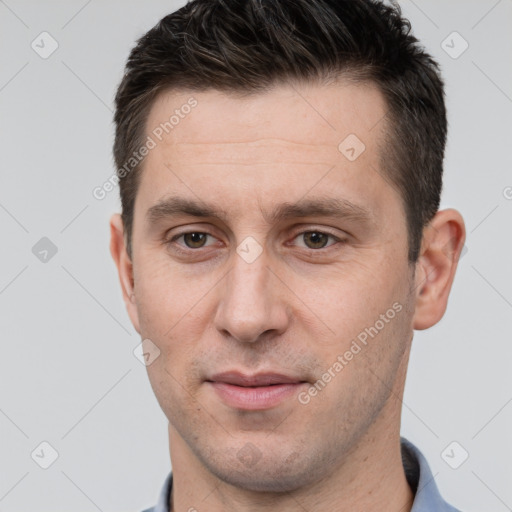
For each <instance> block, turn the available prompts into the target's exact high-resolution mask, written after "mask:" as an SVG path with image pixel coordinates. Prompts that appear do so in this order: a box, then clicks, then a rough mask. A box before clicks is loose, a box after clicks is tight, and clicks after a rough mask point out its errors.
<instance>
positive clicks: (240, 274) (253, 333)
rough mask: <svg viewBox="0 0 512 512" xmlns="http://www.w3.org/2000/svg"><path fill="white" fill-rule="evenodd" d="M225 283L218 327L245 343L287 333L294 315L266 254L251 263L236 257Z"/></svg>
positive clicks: (284, 290) (284, 289)
mask: <svg viewBox="0 0 512 512" xmlns="http://www.w3.org/2000/svg"><path fill="white" fill-rule="evenodd" d="M233 259H234V262H233V266H232V268H231V270H230V272H228V274H227V275H226V278H225V279H223V281H222V286H221V288H220V289H219V293H220V294H221V296H220V300H219V303H218V307H217V311H216V315H215V320H214V322H215V327H216V328H217V329H218V331H219V332H221V333H222V334H223V335H224V336H228V337H231V338H233V339H235V340H237V341H239V342H241V343H254V342H257V341H259V340H261V339H263V338H265V339H268V337H269V336H271V335H279V334H282V333H284V332H285V331H286V329H287V327H288V324H289V321H290V316H291V315H290V314H289V308H288V307H287V303H286V288H285V287H284V286H283V284H282V283H281V281H280V280H279V279H278V278H277V277H276V275H275V271H273V270H271V269H270V268H269V266H268V261H267V258H266V254H265V251H264V252H263V253H262V254H261V255H260V256H259V257H258V258H257V259H256V260H255V261H252V262H251V263H248V262H247V261H245V260H244V259H243V258H242V257H240V256H239V255H238V254H234V258H233Z"/></svg>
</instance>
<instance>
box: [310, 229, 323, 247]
mask: <svg viewBox="0 0 512 512" xmlns="http://www.w3.org/2000/svg"><path fill="white" fill-rule="evenodd" d="M306 239H308V240H309V242H310V243H311V245H312V246H313V247H314V248H318V247H324V246H325V243H326V236H325V235H324V234H323V233H317V232H316V231H311V232H309V233H306ZM306 245H308V244H306Z"/></svg>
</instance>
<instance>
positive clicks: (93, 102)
mask: <svg viewBox="0 0 512 512" xmlns="http://www.w3.org/2000/svg"><path fill="white" fill-rule="evenodd" d="M182 4H183V2H173V1H156V0H154V1H151V2H144V3H143V2H135V1H134V0H130V1H120V0H118V1H114V0H108V1H102V2H100V1H99V0H89V1H82V0H80V1H79V0H73V1H69V0H68V1H63V0H62V1H53V2H36V1H27V0H24V1H23V0H6V1H0V38H1V40H0V52H1V62H2V65H1V67H0V108H1V111H0V112H1V114H0V115H1V120H2V122H1V126H0V130H1V131H0V141H1V153H0V157H1V165H0V169H1V170H0V172H1V187H0V230H1V234H2V239H1V240H2V245H1V251H0V255H1V256H0V257H1V265H0V311H1V313H0V314H1V337H2V341H1V344H2V345H1V346H2V358H0V376H1V386H0V470H1V472H0V510H1V511H14V510H16V511H25V510H38V511H50V510H52V511H63V510H74V511H94V510H101V511H121V510H134V511H137V510H140V509H142V508H143V507H145V506H149V505H152V504H154V503H155V502H156V498H157V495H158V493H159V490H160V487H161V485H162V483H163V479H164V477H165V476H166V474H167V472H168V471H169V469H170V462H169V453H168V442H167V428H166V418H165V417H164V415H163V413H162V412H161V410H160V409H159V407H158V404H157V402H156V399H155V398H154V396H153V393H152V391H151V388H150V385H149V382H148V380H147V376H146V369H145V367H144V366H143V365H142V364H141V363H140V362H139V361H138V360H137V359H136V358H135V357H134V355H133V349H134V348H135V346H136V345H137V344H138V343H139V341H140V340H139V339H138V336H137V333H136V332H135V331H134V329H133V328H132V326H131V324H130V322H129V319H128V316H127V314H126V312H125V309H124V305H123V303H122V299H121V292H120V289H119V285H118V281H117V275H116V271H115V267H114V264H113V262H112V261H111V258H110V254H109V251H108V243H109V231H108V219H109V216H110V215H111V213H113V212H115V211H118V210H119V204H118V198H117V192H118V191H117V188H116V189H115V190H114V191H113V192H111V193H110V194H109V195H108V196H107V197H106V198H105V199H104V200H102V201H98V200H96V199H95V198H94V197H93V195H92V190H93V188H94V187H96V186H99V185H101V184H102V183H103V182H104V181H105V180H107V179H108V178H109V177H110V176H111V175H112V173H113V171H114V167H113V163H112V157H111V144H112V136H113V125H112V111H111V110H112V99H113V95H114V92H115V88H116V86H117V84H118V83H119V80H120V78H121V76H122V69H123V66H124V63H125V60H126V58H127V56H128V52H129V50H130V48H131V47H132V45H133V42H134V41H135V39H136V38H138V37H140V36H141V35H142V34H143V33H144V32H145V31H146V30H148V29H149V28H150V27H152V26H153V25H154V24H155V23H156V22H157V21H158V20H159V19H160V18H161V17H162V16H163V15H165V14H168V13H169V12H171V11H173V10H174V9H175V8H177V7H179V6H180V5H182ZM401 5H402V7H403V10H404V12H405V14H406V15H407V16H408V17H409V18H410V20H411V22H412V25H413V30H414V33H415V34H416V35H417V36H418V37H419V38H420V40H422V42H423V43H424V44H425V46H426V47H427V48H428V49H429V50H430V51H431V52H432V53H433V54H434V56H435V57H436V58H437V59H438V60H439V62H440V64H441V66H442V70H443V73H444V77H445V79H446V84H447V88H446V92H447V96H448V100H447V105H448V110H449V125H450V132H449V141H448V147H447V156H446V171H445V172H446V176H445V188H444V194H443V207H448V206H451V207H456V208H457V209H459V210H460V211H461V213H462V214H463V215H464V218H465V220H466V225H467V231H468V238H467V242H466V245H467V253H466V254H465V255H464V257H463V258H462V260H461V263H460V267H459V270H458V274H457V276H456V279H455V283H454V288H453V292H452V295H451V299H450V302H449V307H448V311H447V314H446V315H445V317H444V318H443V320H442V321H441V322H440V323H439V324H438V325H437V326H435V327H434V328H432V329H430V330H429V331H426V332H425V331H423V332H417V333H416V335H415V339H414V343H413V351H412V355H411V363H410V367H409V374H408V380H407V384H406V390H405V396H404V407H403V424H402V435H404V436H405V437H407V438H409V439H410V440H411V441H413V442H414V443H416V444H417V445H418V446H419V447H420V448H421V449H422V451H423V452H424V454H425V455H426V456H427V459H428V460H429V462H430V465H431V468H432V471H433V473H434V475H435V479H436V481H437V483H438V486H439V487H440V489H441V492H442V493H443V495H444V496H445V498H446V499H447V500H448V501H451V502H453V504H454V505H456V506H457V507H459V508H461V509H462V510H464V511H467V512H476V511H483V510H494V511H496V512H500V511H505V510H512V486H511V485H510V484H511V481H512V462H511V461H512V441H511V435H510V432H511V431H512V403H511V401H512V377H511V372H510V362H511V360H512V359H511V356H512V344H511V343H510V341H511V336H510V326H511V313H512V285H511V283H512V265H511V261H512V242H511V222H510V219H511V215H512V200H511V198H512V188H510V187H512V174H511V172H510V169H511V160H512V157H511V153H510V144H511V142H512V139H511V137H510V136H511V121H512V68H511V66H510V62H511V56H512V30H510V20H511V19H512V1H511V0H500V1H496V0H479V1H475V0H473V1H468V0H458V1H450V2H446V1H441V0H435V1H434V0H429V1H427V0H415V1H414V2H413V1H410V0H405V1H403V2H401ZM43 31H47V32H48V33H49V34H51V37H52V38H53V39H54V40H56V41H57V43H58V49H57V50H56V51H55V52H54V53H53V54H52V55H50V56H49V57H48V58H46V59H43V58H42V57H41V56H40V55H39V54H38V53H36V51H34V50H33V49H32V47H31V44H32V41H34V40H35V43H34V44H38V45H39V47H40V48H38V50H39V51H40V52H41V51H42V50H43V49H44V51H48V50H49V49H51V44H52V41H51V40H50V39H48V38H47V37H48V36H39V34H40V33H41V32H43ZM454 31H456V32H458V33H459V34H460V36H461V37H462V38H464V40H465V41H467V43H468V44H469V47H468V49H467V50H466V51H465V52H464V53H462V54H461V55H458V56H457V58H453V56H454V55H455V54H458V53H459V52H460V50H462V49H463V44H464V43H463V40H462V39H460V38H459V36H457V35H453V34H452V33H453V32H454ZM41 37H46V38H47V39H45V40H44V42H43V43H42V42H41ZM447 38H448V39H447ZM443 41H445V43H443ZM43 44H44V48H41V47H42V46H43ZM442 45H443V46H444V48H445V49H446V50H447V51H448V52H451V54H452V55H451V56H450V55H449V54H448V53H447V52H446V51H445V50H444V49H443V47H442ZM507 187H509V188H507ZM43 237H47V238H48V239H50V240H51V242H52V243H53V244H54V245H55V246H56V247H57V253H56V254H55V255H53V256H52V253H51V252H49V253H48V254H47V255H46V261H40V259H39V258H41V257H44V256H43V255H44V253H41V252H40V251H42V250H44V248H45V245H44V244H45V243H46V244H47V242H44V241H43V242H40V244H43V245H41V246H39V245H38V246H36V249H35V250H34V252H36V254H34V253H33V247H34V245H36V244H37V243H38V241H39V240H40V239H41V238H43ZM36 255H37V256H38V257H36ZM43 441H46V442H48V443H50V445H51V446H52V447H53V448H54V449H55V450H56V451H57V452H58V454H59V456H58V458H57V460H56V461H55V462H54V463H53V464H52V465H51V466H50V467H49V468H48V469H42V468H41V467H39V465H38V464H37V463H36V462H35V460H37V461H38V463H39V464H41V463H44V462H45V460H46V462H48V461H49V458H48V457H50V456H51V452H50V450H49V449H48V448H45V447H44V446H43V447H40V446H39V445H40V443H41V442H43ZM453 441H456V442H457V443H458V444H457V445H452V446H451V447H450V448H449V449H448V451H447V452H444V450H445V448H446V447H447V446H449V445H450V443H452V442H453ZM452 448H453V451H451V449H452ZM34 450H36V452H35V453H36V455H34V459H35V460H33V458H32V457H31V453H32V452H33V451H34ZM41 450H42V451H41ZM463 450H465V451H467V452H468V453H469V458H468V459H467V460H466V461H465V462H464V463H463V464H462V465H460V466H459V467H458V469H453V468H452V467H450V465H449V464H448V463H447V461H449V462H450V463H451V464H452V465H456V464H458V463H460V460H461V459H462V456H463V455H464V451H463ZM442 453H445V455H444V457H443V456H442ZM446 453H448V454H449V456H450V457H449V458H448V457H447V455H446ZM37 454H39V457H38V456H37ZM457 461H458V462H457Z"/></svg>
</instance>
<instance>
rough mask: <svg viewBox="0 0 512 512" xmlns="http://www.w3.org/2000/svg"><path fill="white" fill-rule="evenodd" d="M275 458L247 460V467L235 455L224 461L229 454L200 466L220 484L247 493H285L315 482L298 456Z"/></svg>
mask: <svg viewBox="0 0 512 512" xmlns="http://www.w3.org/2000/svg"><path fill="white" fill-rule="evenodd" d="M276 455H277V454H273V456H262V457H261V458H260V459H259V460H257V461H255V462H254V461H251V460H250V459H249V461H248V463H247V464H244V463H241V462H240V460H239V458H238V457H237V456H236V454H235V457H234V458H233V457H232V456H231V457H230V460H227V457H228V456H229V455H225V456H224V457H220V458H215V460H213V461H212V460H209V461H203V463H204V465H205V466H206V467H207V468H208V469H209V471H210V472H211V473H213V474H214V475H215V476H216V477H217V478H219V479H220V480H222V481H223V482H225V483H227V484H229V485H232V486H234V487H237V488H239V489H244V490H247V491H254V492H264V493H278V494H279V493H288V492H292V491H295V490H297V489H301V488H304V487H305V486H307V485H309V484H311V483H313V482H314V481H316V480H318V478H319V474H318V472H317V471H315V470H312V467H311V464H310V463H306V460H305V458H301V454H300V453H297V452H294V453H292V454H291V455H288V456H286V457H282V458H279V459H277V458H276Z"/></svg>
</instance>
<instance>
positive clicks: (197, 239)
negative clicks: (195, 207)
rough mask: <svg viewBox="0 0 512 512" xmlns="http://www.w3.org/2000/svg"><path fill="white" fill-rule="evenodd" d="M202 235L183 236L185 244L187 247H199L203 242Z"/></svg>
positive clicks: (203, 235)
mask: <svg viewBox="0 0 512 512" xmlns="http://www.w3.org/2000/svg"><path fill="white" fill-rule="evenodd" d="M205 238H206V237H205V234H204V233H187V234H186V235H185V243H186V244H187V245H188V246H189V247H201V246H202V245H203V243H204V241H205Z"/></svg>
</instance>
